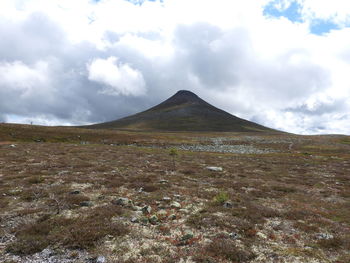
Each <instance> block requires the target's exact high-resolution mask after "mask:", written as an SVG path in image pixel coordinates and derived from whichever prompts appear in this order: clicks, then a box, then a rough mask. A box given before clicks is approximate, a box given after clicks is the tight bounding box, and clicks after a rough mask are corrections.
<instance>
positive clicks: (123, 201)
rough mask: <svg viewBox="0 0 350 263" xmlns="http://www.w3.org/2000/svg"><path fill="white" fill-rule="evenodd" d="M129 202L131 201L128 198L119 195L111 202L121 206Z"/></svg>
mask: <svg viewBox="0 0 350 263" xmlns="http://www.w3.org/2000/svg"><path fill="white" fill-rule="evenodd" d="M130 203H131V201H130V200H129V198H125V197H119V198H118V199H116V200H113V201H112V204H114V205H121V206H127V205H129V204H130Z"/></svg>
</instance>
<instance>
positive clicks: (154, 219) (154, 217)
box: [149, 215, 159, 225]
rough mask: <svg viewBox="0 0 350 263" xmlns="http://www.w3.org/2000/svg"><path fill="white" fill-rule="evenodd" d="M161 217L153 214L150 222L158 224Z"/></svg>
mask: <svg viewBox="0 0 350 263" xmlns="http://www.w3.org/2000/svg"><path fill="white" fill-rule="evenodd" d="M158 221H159V219H158V217H157V216H156V215H153V216H151V217H150V218H149V222H150V223H151V224H152V225H156V224H157V223H158Z"/></svg>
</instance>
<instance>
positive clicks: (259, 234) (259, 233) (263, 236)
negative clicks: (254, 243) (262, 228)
mask: <svg viewBox="0 0 350 263" xmlns="http://www.w3.org/2000/svg"><path fill="white" fill-rule="evenodd" d="M256 235H257V236H258V237H260V238H261V239H267V236H266V235H265V234H264V233H262V232H258V233H256Z"/></svg>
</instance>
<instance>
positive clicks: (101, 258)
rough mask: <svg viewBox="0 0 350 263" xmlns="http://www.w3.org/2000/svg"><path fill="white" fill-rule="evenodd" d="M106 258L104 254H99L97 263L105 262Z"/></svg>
mask: <svg viewBox="0 0 350 263" xmlns="http://www.w3.org/2000/svg"><path fill="white" fill-rule="evenodd" d="M105 262H106V258H105V257H104V256H98V257H97V259H96V263H105Z"/></svg>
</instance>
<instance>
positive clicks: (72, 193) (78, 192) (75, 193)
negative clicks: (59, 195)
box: [70, 190, 80, 195]
mask: <svg viewBox="0 0 350 263" xmlns="http://www.w3.org/2000/svg"><path fill="white" fill-rule="evenodd" d="M70 194H71V195H78V194H80V191H79V190H74V191H72V192H70Z"/></svg>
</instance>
